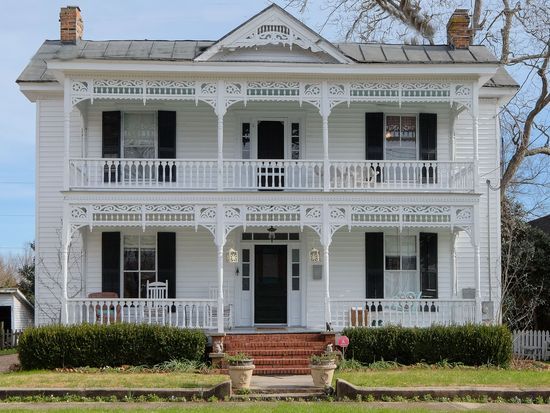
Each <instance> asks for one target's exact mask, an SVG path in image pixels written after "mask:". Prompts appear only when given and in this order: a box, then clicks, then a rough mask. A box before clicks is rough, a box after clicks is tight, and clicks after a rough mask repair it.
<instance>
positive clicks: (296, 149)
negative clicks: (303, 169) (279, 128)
mask: <svg viewBox="0 0 550 413" xmlns="http://www.w3.org/2000/svg"><path fill="white" fill-rule="evenodd" d="M290 159H300V124H299V123H295V122H293V123H291V125H290Z"/></svg>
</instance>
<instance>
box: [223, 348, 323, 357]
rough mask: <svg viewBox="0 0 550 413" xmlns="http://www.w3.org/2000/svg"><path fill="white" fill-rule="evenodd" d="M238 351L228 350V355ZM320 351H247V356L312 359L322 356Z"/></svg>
mask: <svg viewBox="0 0 550 413" xmlns="http://www.w3.org/2000/svg"><path fill="white" fill-rule="evenodd" d="M238 352H239V351H238V350H226V351H225V353H226V354H230V355H234V354H236V353H238ZM321 352H322V351H320V350H312V349H307V350H305V349H295V350H250V351H247V353H246V354H247V355H249V356H250V357H253V358H256V357H292V358H294V357H306V358H307V357H310V356H312V355H314V354H320V353H321Z"/></svg>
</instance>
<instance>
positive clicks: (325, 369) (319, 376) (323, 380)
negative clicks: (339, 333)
mask: <svg viewBox="0 0 550 413" xmlns="http://www.w3.org/2000/svg"><path fill="white" fill-rule="evenodd" d="M309 362H310V363H309V368H310V369H311V377H312V378H313V385H314V386H315V387H323V388H327V387H330V386H331V384H332V377H333V376H334V370H336V362H335V356H334V354H333V353H323V354H321V355H316V354H315V355H313V356H311V358H310V359H309Z"/></svg>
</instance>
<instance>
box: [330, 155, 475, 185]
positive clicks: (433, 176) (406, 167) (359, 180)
mask: <svg viewBox="0 0 550 413" xmlns="http://www.w3.org/2000/svg"><path fill="white" fill-rule="evenodd" d="M330 182H331V189H334V190H352V191H353V190H358V189H359V190H360V189H385V188H387V189H430V190H433V189H442V190H463V191H467V190H470V189H472V188H473V185H474V165H473V163H470V162H451V161H351V162H350V161H345V162H341V161H333V162H331V163H330Z"/></svg>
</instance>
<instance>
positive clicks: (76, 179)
mask: <svg viewBox="0 0 550 413" xmlns="http://www.w3.org/2000/svg"><path fill="white" fill-rule="evenodd" d="M69 171H70V176H69V180H70V187H71V189H162V190H171V189H175V190H186V191H214V190H219V188H218V179H219V178H218V163H217V161H216V160H211V159H206V160H200V159H196V160H182V159H121V158H89V159H84V158H77V159H71V160H70V161H69ZM324 174H325V166H324V163H323V161H318V160H277V159H274V160H246V159H235V160H224V161H223V164H222V171H221V179H222V185H221V190H223V191H255V190H286V191H324V190H329V191H367V190H436V191H460V192H467V191H472V190H473V188H474V181H473V177H474V165H473V163H472V162H454V161H330V162H329V166H328V174H329V180H328V182H327V183H325V180H324ZM325 184H327V185H328V187H327V188H325V187H324V185H325Z"/></svg>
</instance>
